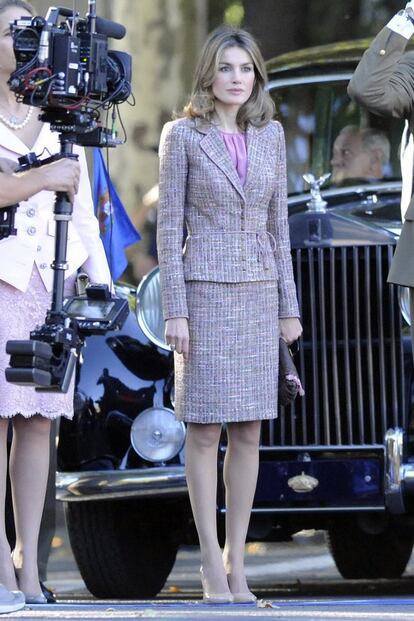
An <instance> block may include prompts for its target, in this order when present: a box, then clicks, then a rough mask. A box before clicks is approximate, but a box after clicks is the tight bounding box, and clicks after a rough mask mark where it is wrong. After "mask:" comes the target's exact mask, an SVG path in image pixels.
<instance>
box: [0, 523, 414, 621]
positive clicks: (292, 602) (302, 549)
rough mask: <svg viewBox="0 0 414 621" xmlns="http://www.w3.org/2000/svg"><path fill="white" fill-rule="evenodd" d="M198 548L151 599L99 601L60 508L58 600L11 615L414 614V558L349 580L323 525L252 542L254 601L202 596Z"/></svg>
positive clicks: (184, 552)
mask: <svg viewBox="0 0 414 621" xmlns="http://www.w3.org/2000/svg"><path fill="white" fill-rule="evenodd" d="M198 565H199V556H198V550H197V549H196V548H190V547H188V548H182V549H181V550H180V552H179V554H178V557H177V561H176V563H175V566H174V569H173V571H172V573H171V575H170V577H169V579H168V581H167V583H166V586H165V588H164V590H163V592H162V593H161V594H160V595H159V597H158V598H157V599H155V600H152V601H140V602H136V601H135V602H125V601H123V602H120V601H104V602H102V601H100V602H98V601H96V600H94V599H93V598H92V597H91V596H90V594H89V593H88V591H87V589H86V587H85V585H84V583H83V581H82V579H81V577H80V575H79V572H78V571H77V568H76V565H75V562H74V559H73V557H72V554H71V552H70V549H69V547H68V542H67V535H66V530H65V528H64V524H63V519H62V514H61V512H60V514H59V520H58V529H57V535H56V538H55V541H54V550H53V555H52V558H51V562H50V573H49V582H48V584H49V586H51V587H52V588H53V589H54V590H55V592H56V594H57V596H58V604H56V605H50V606H31V607H30V608H29V607H27V608H26V609H24V610H23V611H20V612H18V613H15V614H12V615H2V617H3V618H14V619H16V618H17V619H88V620H93V619H138V618H142V619H147V618H148V619H168V620H170V621H174V620H192V619H202V620H203V619H208V620H212V621H214V620H216V619H225V620H226V621H232V620H233V619H242V618H253V617H254V618H270V619H288V620H290V621H295V620H298V621H299V620H312V619H318V620H319V619H320V620H329V619H334V620H335V621H342V620H344V621H345V620H356V621H363V620H365V619H367V620H375V621H381V620H384V621H385V620H391V621H400V620H401V621H402V620H406V621H408V620H409V621H411V620H412V621H414V560H413V559H412V560H411V562H410V565H409V567H408V571H407V573H406V575H405V576H404V578H403V579H402V580H398V581H380V582H375V583H373V582H368V581H366V582H365V581H363V582H359V581H345V580H343V579H342V578H341V577H340V576H339V574H338V572H337V571H336V568H335V566H334V564H333V561H332V560H331V557H330V555H329V553H328V552H327V548H326V546H325V543H324V540H323V535H322V533H319V532H318V533H314V532H313V531H309V532H308V531H306V532H302V533H301V534H300V535H297V536H295V537H294V540H293V541H292V542H289V543H278V544H276V543H271V544H270V543H255V544H249V545H248V548H247V573H248V576H249V582H250V585H251V586H252V588H253V590H254V591H255V592H256V593H257V595H258V597H259V601H258V604H257V605H256V606H253V605H247V604H238V605H231V606H206V605H203V604H202V603H201V601H200V596H201V591H200V585H199V581H198V578H197V569H198Z"/></svg>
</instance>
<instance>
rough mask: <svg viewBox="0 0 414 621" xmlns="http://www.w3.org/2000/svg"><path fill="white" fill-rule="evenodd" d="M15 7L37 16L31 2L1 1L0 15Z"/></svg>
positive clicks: (18, 0) (20, 0) (22, 0)
mask: <svg viewBox="0 0 414 621" xmlns="http://www.w3.org/2000/svg"><path fill="white" fill-rule="evenodd" d="M15 7H16V8H18V9H23V11H27V12H28V13H30V15H36V11H35V8H34V6H33V5H32V4H30V2H26V0H0V13H4V11H7V9H12V8H15Z"/></svg>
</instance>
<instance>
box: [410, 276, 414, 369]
mask: <svg viewBox="0 0 414 621" xmlns="http://www.w3.org/2000/svg"><path fill="white" fill-rule="evenodd" d="M410 313H411V347H412V350H413V357H414V287H410Z"/></svg>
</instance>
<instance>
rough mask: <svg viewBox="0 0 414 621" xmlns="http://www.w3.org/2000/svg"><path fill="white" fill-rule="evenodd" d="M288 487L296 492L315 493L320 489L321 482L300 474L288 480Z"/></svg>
mask: <svg viewBox="0 0 414 621" xmlns="http://www.w3.org/2000/svg"><path fill="white" fill-rule="evenodd" d="M288 485H289V487H290V488H291V489H293V491H294V492H297V493H306V492H313V490H314V489H315V488H316V487H318V485H319V481H318V479H315V477H311V476H310V475H309V474H305V473H304V472H302V474H298V475H297V476H296V477H292V478H291V479H289V480H288Z"/></svg>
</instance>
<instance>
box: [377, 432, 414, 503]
mask: <svg viewBox="0 0 414 621" xmlns="http://www.w3.org/2000/svg"><path fill="white" fill-rule="evenodd" d="M404 443H405V442H404V430H403V429H401V428H400V427H395V428H394V429H388V431H387V433H386V434H385V449H384V450H385V481H384V491H385V504H386V506H387V508H388V509H389V511H390V512H391V513H396V514H401V513H405V503H404V494H403V484H404V480H405V478H408V479H413V477H414V469H413V466H411V467H410V465H409V464H404Z"/></svg>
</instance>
